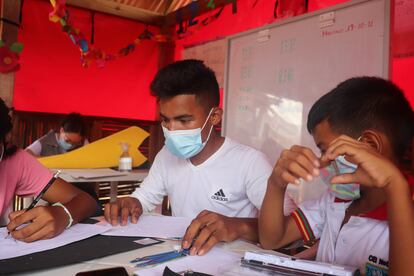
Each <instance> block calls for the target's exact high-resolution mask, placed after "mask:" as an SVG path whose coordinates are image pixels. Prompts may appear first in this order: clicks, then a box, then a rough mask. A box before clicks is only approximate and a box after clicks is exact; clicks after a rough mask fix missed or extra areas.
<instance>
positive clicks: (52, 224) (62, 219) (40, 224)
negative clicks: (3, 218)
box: [7, 206, 69, 242]
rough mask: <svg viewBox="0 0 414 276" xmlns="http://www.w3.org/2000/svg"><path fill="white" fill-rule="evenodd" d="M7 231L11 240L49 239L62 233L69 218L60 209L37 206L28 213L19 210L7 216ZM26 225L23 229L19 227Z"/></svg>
mask: <svg viewBox="0 0 414 276" xmlns="http://www.w3.org/2000/svg"><path fill="white" fill-rule="evenodd" d="M9 218H10V223H9V224H8V225H7V230H8V231H10V233H11V235H12V237H13V238H15V239H16V240H21V241H24V242H33V241H37V240H43V239H50V238H53V237H55V236H57V235H59V234H60V233H62V232H63V231H64V230H65V228H66V226H67V225H68V222H69V218H68V215H67V214H66V213H65V211H64V210H63V208H62V207H59V206H39V207H35V208H33V209H31V210H29V211H25V210H20V211H17V212H12V213H10V214H9ZM23 224H27V225H26V226H24V227H21V228H19V226H21V225H23Z"/></svg>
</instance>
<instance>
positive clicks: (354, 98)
mask: <svg viewBox="0 0 414 276" xmlns="http://www.w3.org/2000/svg"><path fill="white" fill-rule="evenodd" d="M324 120H327V121H328V123H329V125H330V127H331V129H332V130H333V131H334V132H336V133H338V134H346V135H348V136H351V137H353V138H355V139H356V138H358V136H360V135H361V134H362V132H363V131H364V130H367V129H373V130H377V131H380V132H382V133H384V134H385V135H386V136H387V137H388V139H389V140H390V142H391V145H392V148H393V150H394V154H395V156H396V157H397V158H402V157H403V156H404V154H405V153H406V151H407V150H408V148H409V147H410V144H411V141H412V139H413V135H414V113H413V110H412V108H411V106H410V104H409V102H408V101H407V99H406V98H405V96H404V94H403V92H402V91H401V90H400V89H399V88H398V87H397V86H396V85H395V84H393V83H392V82H391V81H388V80H384V79H381V78H378V77H356V78H351V79H348V80H346V81H344V82H342V83H340V84H339V85H338V86H337V87H335V88H334V89H333V90H331V91H330V92H329V93H327V94H325V95H324V96H322V97H321V98H319V100H317V101H316V103H315V104H314V105H313V106H312V108H311V110H310V111H309V115H308V122H307V128H308V131H309V133H312V131H314V129H315V127H316V126H317V125H318V124H319V123H321V122H322V121H324Z"/></svg>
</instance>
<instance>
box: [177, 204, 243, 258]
mask: <svg viewBox="0 0 414 276" xmlns="http://www.w3.org/2000/svg"><path fill="white" fill-rule="evenodd" d="M235 220H237V218H230V217H226V216H223V215H220V214H217V213H214V212H211V211H207V210H204V211H202V212H201V213H200V214H198V216H197V217H196V218H195V219H194V220H193V221H192V222H191V224H190V226H188V228H187V231H186V233H185V235H184V237H183V241H182V248H184V249H190V255H204V254H205V253H207V252H208V251H209V250H210V249H211V248H212V247H213V246H214V245H215V244H217V243H218V242H221V241H227V242H229V241H234V240H236V239H237V238H239V237H240V234H239V231H238V230H239V229H238V226H237V224H236V223H233V222H235Z"/></svg>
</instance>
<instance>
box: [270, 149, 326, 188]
mask: <svg viewBox="0 0 414 276" xmlns="http://www.w3.org/2000/svg"><path fill="white" fill-rule="evenodd" d="M319 165H320V164H319V161H318V158H317V157H316V155H315V154H314V153H313V152H312V150H310V149H309V148H306V147H302V146H292V147H291V148H290V149H288V150H284V151H282V153H281V154H280V158H279V160H278V161H277V163H276V165H275V167H274V169H273V172H272V175H271V176H270V178H269V183H272V184H273V185H276V186H279V187H282V188H285V187H286V186H287V185H288V184H289V183H292V184H299V179H300V178H302V179H305V180H307V181H311V180H312V179H313V177H314V176H317V175H319Z"/></svg>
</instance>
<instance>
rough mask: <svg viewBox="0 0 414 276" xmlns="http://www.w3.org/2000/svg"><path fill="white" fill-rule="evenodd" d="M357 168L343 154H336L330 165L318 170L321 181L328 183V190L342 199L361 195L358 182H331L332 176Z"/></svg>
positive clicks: (356, 197) (353, 170)
mask: <svg viewBox="0 0 414 276" xmlns="http://www.w3.org/2000/svg"><path fill="white" fill-rule="evenodd" d="M357 168H358V166H357V165H355V164H353V163H351V162H348V161H347V160H346V159H345V157H344V156H338V157H337V158H335V160H333V161H332V162H331V164H330V165H328V166H326V167H325V168H322V169H321V170H320V173H321V178H322V180H323V182H324V183H325V184H326V185H328V187H329V190H330V191H331V192H332V193H334V194H335V196H336V197H337V198H340V199H343V200H354V199H358V198H360V197H361V195H360V191H359V184H357V183H348V184H331V179H332V177H334V176H336V175H339V174H344V173H354V172H355V171H356V169H357Z"/></svg>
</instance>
